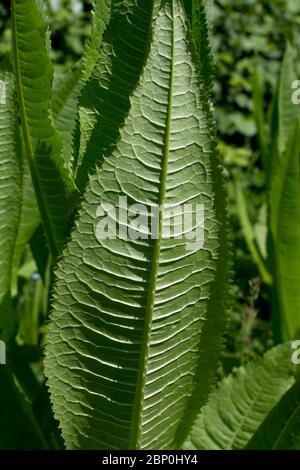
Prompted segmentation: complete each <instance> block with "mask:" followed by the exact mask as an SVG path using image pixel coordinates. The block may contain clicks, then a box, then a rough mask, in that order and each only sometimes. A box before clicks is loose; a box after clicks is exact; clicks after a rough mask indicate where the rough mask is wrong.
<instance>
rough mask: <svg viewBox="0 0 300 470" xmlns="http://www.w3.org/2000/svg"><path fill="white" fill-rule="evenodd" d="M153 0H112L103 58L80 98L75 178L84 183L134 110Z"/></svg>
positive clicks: (104, 38)
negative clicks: (131, 99) (132, 102)
mask: <svg viewBox="0 0 300 470" xmlns="http://www.w3.org/2000/svg"><path fill="white" fill-rule="evenodd" d="M152 10H153V0H149V1H147V2H145V1H144V0H128V1H126V5H125V4H124V2H120V1H118V0H113V1H112V15H111V20H110V23H109V25H108V26H107V29H106V31H105V33H104V36H103V41H102V47H101V50H100V53H99V60H98V62H97V65H96V67H95V70H94V73H93V74H92V76H91V78H90V80H88V81H87V83H86V85H85V87H84V88H83V90H82V93H81V98H80V109H79V115H80V131H81V141H80V151H79V158H78V162H77V168H76V183H77V186H78V187H79V188H80V189H84V187H85V185H86V183H87V180H88V173H89V171H91V170H94V169H95V165H96V162H98V163H99V162H100V161H101V160H102V159H103V157H104V156H105V155H107V153H110V152H111V150H110V147H111V146H112V145H115V143H116V141H117V139H118V136H119V131H120V127H122V126H123V124H124V120H125V117H126V115H127V113H128V112H129V107H130V103H129V96H130V94H131V93H132V91H133V90H134V88H135V87H136V85H137V82H138V80H139V77H140V74H141V72H142V68H143V66H144V63H145V59H146V54H147V51H148V48H149V33H150V27H151V18H152Z"/></svg>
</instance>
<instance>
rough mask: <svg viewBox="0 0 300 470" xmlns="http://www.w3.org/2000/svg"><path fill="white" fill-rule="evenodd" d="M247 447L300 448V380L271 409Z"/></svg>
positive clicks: (261, 448) (257, 448)
mask: <svg viewBox="0 0 300 470" xmlns="http://www.w3.org/2000/svg"><path fill="white" fill-rule="evenodd" d="M247 449H251V450H253V449H256V450H300V382H299V381H298V382H296V383H295V384H294V385H293V386H292V387H291V388H290V389H289V390H288V391H287V393H286V394H285V395H284V396H283V397H282V398H281V400H280V401H279V403H278V404H277V405H276V406H275V407H274V408H273V409H272V411H271V412H270V413H269V415H268V416H267V417H266V419H265V420H264V422H263V423H262V424H261V426H260V427H259V429H258V430H257V431H256V433H255V434H254V436H253V437H252V439H251V440H250V442H249V444H248V445H247Z"/></svg>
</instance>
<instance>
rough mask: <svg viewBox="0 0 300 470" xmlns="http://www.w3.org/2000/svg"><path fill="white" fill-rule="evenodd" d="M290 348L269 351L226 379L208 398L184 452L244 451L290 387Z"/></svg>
mask: <svg viewBox="0 0 300 470" xmlns="http://www.w3.org/2000/svg"><path fill="white" fill-rule="evenodd" d="M293 373H294V366H293V364H292V361H291V346H290V344H284V345H280V346H277V347H275V348H273V349H271V350H270V351H268V352H267V353H266V354H265V356H264V357H263V358H262V359H259V360H257V361H253V362H251V363H249V364H247V365H246V366H245V367H241V368H239V369H238V370H237V371H236V372H235V373H233V374H231V375H229V376H228V377H226V378H225V379H223V381H222V382H221V383H220V385H219V386H218V388H217V390H216V391H215V392H214V393H213V394H212V395H211V397H210V399H209V401H208V403H207V405H206V406H205V407H204V408H203V411H202V413H201V414H200V415H199V417H198V419H197V421H196V423H195V425H194V427H193V429H192V432H191V434H190V436H189V438H188V439H187V441H186V443H185V445H184V448H185V449H199V450H202V449H209V450H218V449H225V450H231V449H233V450H235V449H243V448H244V447H245V446H246V444H247V443H248V442H249V440H250V439H251V437H252V436H253V434H254V433H255V431H256V430H257V428H258V427H259V426H260V424H261V423H262V421H263V420H264V418H265V417H266V416H267V414H268V413H269V411H270V410H271V409H272V408H273V406H275V404H276V403H277V401H278V400H279V399H280V398H281V397H282V396H283V394H284V393H285V392H286V391H287V390H288V388H289V387H290V386H291V385H292V383H293V381H294V378H293Z"/></svg>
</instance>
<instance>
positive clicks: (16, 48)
mask: <svg viewBox="0 0 300 470" xmlns="http://www.w3.org/2000/svg"><path fill="white" fill-rule="evenodd" d="M15 1H16V0H12V2H11V21H12V35H13V50H14V54H13V55H14V65H15V76H16V88H17V92H18V101H19V113H20V118H21V124H22V130H23V136H24V143H25V148H26V152H27V155H28V162H29V166H30V172H31V177H32V182H33V185H34V189H35V194H36V198H37V203H38V207H39V210H40V214H41V219H42V222H43V225H44V228H45V233H46V236H47V240H48V244H49V251H50V253H51V256H52V259H53V260H55V259H56V257H57V255H58V253H59V250H58V247H57V244H56V241H55V236H54V233H53V230H52V227H51V222H50V219H49V217H48V213H47V208H46V204H45V200H44V197H43V193H42V190H41V187H40V184H39V178H38V174H37V171H36V168H35V164H34V151H33V147H32V143H31V136H30V132H29V126H28V123H27V117H26V112H25V103H24V96H23V91H22V86H21V73H20V58H19V46H18V34H17V20H16V12H15Z"/></svg>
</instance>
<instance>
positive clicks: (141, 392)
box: [129, 0, 175, 450]
mask: <svg viewBox="0 0 300 470" xmlns="http://www.w3.org/2000/svg"><path fill="white" fill-rule="evenodd" d="M170 3H171V11H172V51H171V70H170V81H169V93H168V107H167V119H166V132H165V142H164V153H163V166H162V175H161V185H160V194H159V221H158V236H157V238H156V239H155V242H154V248H153V261H152V266H151V273H150V280H149V287H148V295H147V302H146V312H145V324H144V325H145V326H144V333H143V339H142V345H141V353H140V361H139V369H138V376H137V383H136V390H135V400H134V406H133V415H132V420H131V428H130V440H129V449H132V450H136V449H140V448H141V437H142V436H141V433H142V413H143V405H144V398H145V386H146V374H147V369H148V358H149V349H150V338H151V330H152V320H153V312H154V303H155V295H156V286H157V274H158V267H159V260H160V249H161V240H162V229H163V227H162V224H163V219H162V211H161V207H163V204H164V201H165V196H166V182H167V174H168V163H169V150H170V134H171V124H172V104H173V86H174V80H173V75H174V46H175V32H174V5H173V0H171V2H170Z"/></svg>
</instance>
